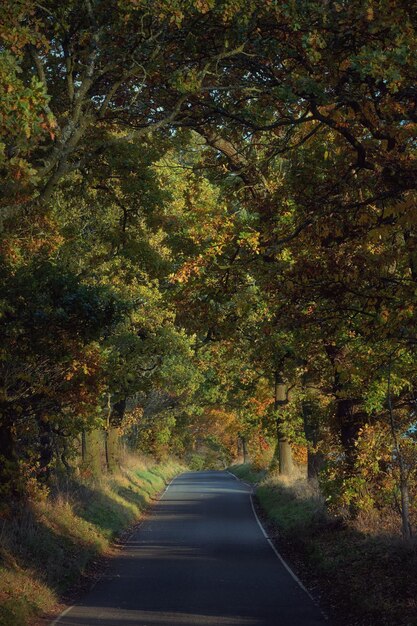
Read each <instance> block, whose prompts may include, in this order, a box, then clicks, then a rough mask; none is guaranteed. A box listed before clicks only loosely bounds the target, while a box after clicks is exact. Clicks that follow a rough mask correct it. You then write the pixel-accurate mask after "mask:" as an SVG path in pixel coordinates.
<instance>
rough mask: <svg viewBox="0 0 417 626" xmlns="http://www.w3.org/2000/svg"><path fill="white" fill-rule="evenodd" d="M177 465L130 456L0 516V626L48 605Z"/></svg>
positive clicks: (19, 624)
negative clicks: (113, 469) (123, 463)
mask: <svg viewBox="0 0 417 626" xmlns="http://www.w3.org/2000/svg"><path fill="white" fill-rule="evenodd" d="M184 469H185V468H184V467H182V466H181V465H180V464H179V463H178V462H176V461H173V460H169V461H167V462H165V463H161V464H159V465H156V464H155V463H152V462H151V461H145V460H139V459H134V460H132V459H131V460H130V462H129V464H128V466H127V467H125V468H123V469H121V470H120V472H119V473H118V474H115V475H113V476H105V477H103V478H102V480H100V481H99V482H98V481H95V482H94V481H91V480H71V481H66V484H65V487H64V486H62V485H61V486H60V487H59V488H56V490H55V491H54V493H53V494H50V495H48V496H47V497H46V496H45V497H43V498H40V499H39V498H37V499H34V500H33V501H32V502H28V503H26V504H25V506H21V508H20V509H19V510H17V511H15V512H14V514H13V516H12V517H10V519H3V520H0V625H1V626H27V624H29V623H30V622H31V620H33V619H34V618H35V617H36V616H38V615H40V614H42V613H48V612H50V611H53V609H54V607H55V606H56V605H57V604H58V601H59V597H60V595H61V594H63V593H64V592H65V591H67V590H68V589H69V588H71V586H72V585H74V584H75V583H76V582H77V581H79V579H80V577H82V576H83V574H84V573H85V571H86V568H87V566H88V565H89V564H90V563H91V562H92V561H93V560H94V559H95V558H96V557H98V556H99V555H102V554H104V553H105V551H106V550H107V549H108V548H109V546H110V543H111V541H112V539H113V538H114V537H116V536H117V535H119V534H120V533H122V531H123V530H125V529H126V528H127V527H128V526H129V525H131V524H132V523H134V522H135V521H137V520H138V518H140V516H141V514H142V513H143V512H144V510H145V509H146V507H147V506H148V505H149V503H150V501H151V499H152V498H153V497H154V496H156V495H157V494H158V493H159V492H160V491H162V489H163V488H164V486H165V485H166V483H167V482H169V481H170V480H171V479H172V478H173V477H174V476H176V475H177V474H178V473H180V472H181V471H184Z"/></svg>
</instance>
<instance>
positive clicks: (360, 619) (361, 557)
mask: <svg viewBox="0 0 417 626" xmlns="http://www.w3.org/2000/svg"><path fill="white" fill-rule="evenodd" d="M229 469H230V471H231V472H233V473H234V474H235V475H236V476H238V477H239V478H240V477H242V476H243V477H244V480H249V481H251V482H258V480H251V478H252V477H253V476H254V475H255V476H256V473H255V474H252V472H251V470H250V467H247V466H234V467H232V468H229ZM256 495H257V500H258V504H259V506H260V509H261V513H262V515H263V516H264V519H265V522H266V524H267V525H268V526H269V534H270V536H272V537H273V538H274V541H275V543H276V545H277V547H278V549H279V550H280V552H281V553H282V554H283V556H284V557H285V558H286V559H288V560H289V561H290V562H291V564H292V566H293V568H294V569H295V571H296V572H297V573H298V575H299V576H300V578H301V579H302V580H303V581H304V583H305V584H306V585H307V586H308V587H309V588H310V589H311V590H312V591H313V593H314V595H316V596H317V597H318V598H320V599H321V604H322V606H323V608H324V610H325V611H326V612H327V613H328V614H329V615H330V618H331V623H332V624H334V625H338V626H393V625H394V624H395V626H417V579H416V576H415V572H416V571H417V544H416V542H412V543H408V544H406V543H404V542H403V541H402V540H401V539H400V538H399V537H396V536H392V535H389V534H387V533H384V532H382V530H378V528H374V529H373V530H372V532H371V531H369V532H364V531H363V530H360V529H358V527H357V525H355V523H353V522H347V521H344V520H341V519H338V518H335V517H332V516H331V515H329V514H328V512H327V511H326V507H325V504H324V501H323V499H322V497H321V496H320V494H319V493H318V490H317V488H315V487H314V486H311V485H310V484H309V483H308V482H307V481H305V480H299V481H296V482H295V483H293V484H285V483H284V482H283V481H282V480H280V479H279V478H278V477H276V476H273V475H272V476H265V477H264V478H263V479H262V480H261V482H260V483H259V485H258V487H257V490H256Z"/></svg>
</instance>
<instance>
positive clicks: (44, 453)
mask: <svg viewBox="0 0 417 626" xmlns="http://www.w3.org/2000/svg"><path fill="white" fill-rule="evenodd" d="M37 422H38V428H39V469H38V473H37V475H38V479H39V480H41V481H47V480H48V479H49V477H50V474H51V467H50V466H51V461H52V459H53V457H54V450H53V441H52V428H51V425H50V424H49V422H48V421H47V420H45V419H44V418H43V417H40V418H39V419H38V420H37Z"/></svg>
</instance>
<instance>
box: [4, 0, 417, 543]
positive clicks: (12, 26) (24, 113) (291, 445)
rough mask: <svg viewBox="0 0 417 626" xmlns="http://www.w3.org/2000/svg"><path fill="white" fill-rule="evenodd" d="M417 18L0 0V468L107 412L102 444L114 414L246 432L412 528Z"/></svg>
mask: <svg viewBox="0 0 417 626" xmlns="http://www.w3.org/2000/svg"><path fill="white" fill-rule="evenodd" d="M9 4H10V3H9ZM416 26H417V10H416V8H415V7H414V6H413V4H412V3H411V4H410V3H407V2H403V1H400V0H398V1H397V0H396V1H395V2H392V1H391V0H390V1H389V2H388V0H355V1H353V2H352V1H351V2H345V1H344V0H340V1H338V2H322V1H320V2H319V1H316V0H299V1H292V2H275V1H269V2H265V1H264V2H259V1H258V0H252V1H251V2H243V1H242V0H158V1H148V0H119V1H118V2H115V1H113V0H111V1H109V0H106V1H104V0H83V1H81V0H71V1H70V2H55V1H54V2H52V1H49V0H45V1H44V2H43V3H42V4H40V3H37V2H34V1H33V0H19V1H18V2H15V3H13V4H12V5H10V6H6V5H5V4H3V6H2V7H1V8H0V40H1V44H0V87H1V90H2V94H3V95H2V99H1V102H0V119H1V125H0V179H1V184H2V191H3V193H2V201H1V205H0V209H1V223H2V232H1V244H0V245H1V285H2V289H1V300H0V311H1V316H2V327H1V331H0V332H1V335H2V342H1V359H0V370H1V374H2V375H1V390H0V442H1V443H0V484H1V490H2V492H3V493H5V494H7V495H14V496H15V497H18V496H19V494H20V495H21V494H22V493H23V492H24V482H25V480H26V479H27V478H28V477H36V480H38V481H40V482H42V481H43V482H45V481H48V479H49V474H50V472H51V470H52V469H54V468H55V469H57V468H59V466H60V465H63V466H65V467H66V468H67V470H68V471H69V468H70V467H71V458H72V455H74V454H76V452H77V450H78V449H79V448H80V446H85V445H86V444H85V438H86V437H87V439H88V438H89V437H90V438H91V437H92V433H93V432H96V431H97V430H100V429H101V430H102V431H104V432H105V433H106V441H107V445H108V450H107V462H108V466H109V469H111V466H112V464H114V463H115V462H117V451H116V449H117V445H119V443H118V442H119V441H120V440H122V441H123V442H124V444H125V445H129V446H131V447H139V448H140V449H142V450H144V451H146V452H148V453H150V454H153V455H156V456H161V455H163V454H166V453H167V452H171V453H175V454H178V455H183V456H184V455H185V456H187V458H189V459H190V463H194V464H195V466H196V467H202V466H203V465H204V463H208V464H210V463H211V464H216V463H217V464H219V463H220V465H227V464H228V463H230V461H231V460H232V459H233V458H234V457H235V456H236V454H237V453H238V450H239V449H240V450H241V451H242V450H243V449H244V451H245V455H246V453H248V454H249V455H250V456H251V457H252V459H254V460H255V461H256V462H257V463H259V464H262V463H267V462H268V463H272V466H274V464H276V465H277V467H278V468H279V471H281V473H284V474H291V473H294V472H296V471H298V470H297V467H298V468H299V467H304V466H305V465H306V464H307V465H308V475H309V477H310V478H311V479H314V480H316V479H317V478H319V480H320V482H321V484H322V488H323V490H324V491H325V493H326V494H327V497H328V500H329V504H330V505H331V506H334V507H336V508H338V510H343V511H345V512H346V514H350V515H355V512H356V511H357V510H358V508H361V507H371V508H375V509H376V510H381V511H382V510H384V507H385V508H386V507H391V508H394V509H395V508H397V509H398V510H399V511H400V513H401V519H402V531H403V534H404V536H406V537H407V536H409V534H410V532H411V525H412V524H414V523H415V519H416V518H415V516H416V513H417V510H416V507H415V498H414V495H415V491H416V485H417V483H416V476H415V471H416V470H415V467H416V447H415V446H416V435H415V403H416V396H415V393H416V375H417V371H416V366H415V362H416V359H415V357H416V355H415V348H416V345H417V337H416V334H415V327H416V315H417V309H416V293H417V291H416V290H417V284H416V281H417V232H416V223H417V220H416V210H415V202H416V188H417V175H416V173H417V166H416V134H417V132H416V129H417V125H416V123H417V91H416V85H415V76H416V75H417V66H416V63H417V61H416V58H417V57H416V46H417V37H416ZM80 442H81V443H80ZM82 442H84V443H82ZM242 446H243V448H242ZM207 459H208V460H207ZM18 475H19V476H20V477H21V478H20V479H19V480H17V476H18Z"/></svg>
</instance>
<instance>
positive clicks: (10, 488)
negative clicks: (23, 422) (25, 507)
mask: <svg viewBox="0 0 417 626" xmlns="http://www.w3.org/2000/svg"><path fill="white" fill-rule="evenodd" d="M0 412H1V413H0V498H2V497H7V496H12V497H17V496H18V495H19V493H20V489H19V486H18V484H17V480H16V479H17V477H18V475H19V466H18V459H17V454H16V442H15V436H14V423H13V419H12V418H11V417H10V416H9V415H8V411H7V409H6V408H4V407H0Z"/></svg>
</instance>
